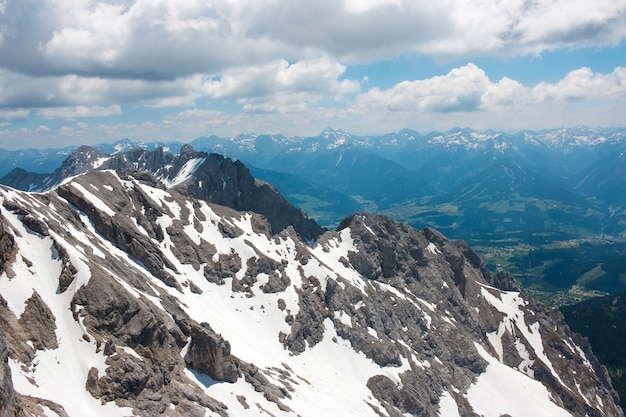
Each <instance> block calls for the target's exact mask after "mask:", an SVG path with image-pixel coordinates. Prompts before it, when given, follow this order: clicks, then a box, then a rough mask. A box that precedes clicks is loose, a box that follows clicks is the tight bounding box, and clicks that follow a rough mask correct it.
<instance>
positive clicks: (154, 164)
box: [2, 145, 324, 240]
mask: <svg viewBox="0 0 626 417" xmlns="http://www.w3.org/2000/svg"><path fill="white" fill-rule="evenodd" d="M111 169H113V170H122V171H124V172H146V173H150V174H153V175H154V177H155V178H156V179H158V180H160V181H162V182H163V183H164V184H165V186H167V188H174V189H176V190H177V191H179V192H182V193H184V194H186V195H188V196H190V197H194V198H198V199H201V200H205V201H209V202H212V203H214V204H219V205H223V206H227V207H230V208H234V209H235V210H240V211H253V212H255V213H259V214H262V215H264V216H265V217H266V218H267V219H268V221H269V223H270V226H271V229H272V231H273V232H274V233H278V232H280V231H281V230H283V229H285V228H286V227H287V226H292V227H293V228H294V230H295V231H296V232H297V233H298V234H299V235H300V236H302V237H303V238H304V239H306V240H315V239H316V238H317V237H318V236H319V235H321V234H322V233H323V232H324V229H323V228H322V227H320V226H319V225H318V224H317V223H316V222H315V221H314V220H312V219H308V218H307V216H306V214H305V213H304V212H303V211H301V210H299V209H296V208H295V207H293V206H292V205H291V204H289V203H288V202H287V200H285V198H284V197H283V196H282V195H280V193H279V192H278V191H277V190H276V188H275V187H273V186H272V185H271V184H268V183H265V182H263V181H259V180H256V179H255V178H254V177H253V176H252V175H250V172H249V171H248V169H247V168H246V167H245V165H243V164H242V163H241V162H240V161H233V160H231V159H229V158H224V157H223V156H221V155H217V154H213V153H211V154H207V153H206V152H197V151H195V150H194V149H193V147H191V145H183V146H182V148H181V149H180V153H179V154H177V155H173V154H170V153H166V152H165V151H164V149H163V148H161V147H158V148H156V149H154V150H147V149H143V148H137V149H132V150H128V151H125V152H119V153H115V154H111V155H109V154H107V153H104V152H102V151H99V150H97V149H94V148H91V147H89V146H81V147H80V148H78V149H77V150H76V151H75V152H73V153H72V154H71V155H69V156H68V158H67V159H66V160H65V161H64V162H63V164H62V165H61V166H60V167H59V168H58V169H56V170H55V171H54V172H52V173H51V174H36V173H30V172H27V171H25V170H23V169H21V168H16V169H14V170H13V171H11V172H10V173H9V174H7V175H6V176H5V177H3V178H2V183H3V184H5V185H8V186H10V187H12V188H16V189H19V190H24V191H31V192H45V191H48V190H50V189H53V188H55V187H58V186H59V185H60V184H62V183H63V182H64V181H66V180H67V179H68V178H71V177H73V176H76V175H80V174H84V173H86V172H90V171H96V170H98V171H101V170H111Z"/></svg>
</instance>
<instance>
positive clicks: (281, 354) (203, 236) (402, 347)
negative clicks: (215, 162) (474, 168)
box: [0, 159, 623, 416]
mask: <svg viewBox="0 0 626 417" xmlns="http://www.w3.org/2000/svg"><path fill="white" fill-rule="evenodd" d="M190 160H193V159H190ZM184 165H186V163H185V164H184ZM174 178H176V177H174ZM0 193H1V195H2V199H3V209H2V213H1V217H0V248H1V252H0V255H1V256H0V259H1V260H2V264H0V268H1V271H0V272H1V275H0V296H1V297H2V302H1V303H0V310H2V311H1V312H0V313H1V314H0V330H1V333H2V334H3V335H4V338H5V339H6V340H7V346H8V349H7V350H8V359H7V362H6V363H7V365H8V368H9V370H10V372H11V381H12V387H13V388H11V387H10V386H9V387H6V386H5V390H4V391H2V393H3V394H5V397H7V395H6V394H8V396H11V395H13V398H15V401H14V402H13V404H14V405H15V406H16V407H18V408H20V409H21V410H27V409H29V410H31V409H38V410H40V411H39V413H40V414H47V415H52V412H50V410H52V411H54V412H56V414H57V415H63V414H64V413H66V414H67V415H70V416H80V415H112V416H114V415H129V414H136V415H170V416H183V415H184V416H190V415H191V416H196V415H198V416H200V415H210V416H217V415H220V416H226V415H237V416H247V415H249V416H257V415H260V414H263V413H268V414H270V413H271V414H272V415H276V416H278V415H285V416H296V415H300V416H318V415H343V416H380V415H384V416H401V415H406V414H416V415H423V416H456V415H458V416H462V415H463V416H465V415H476V414H478V415H481V414H482V415H498V416H499V415H502V414H509V415H515V416H536V415H544V416H548V415H550V416H572V415H589V416H620V415H623V413H622V412H621V411H620V410H619V408H617V406H616V404H615V402H616V398H615V394H614V392H613V391H612V389H611V387H610V383H609V381H608V377H607V375H606V371H605V370H604V368H602V367H601V366H600V365H599V364H598V362H597V360H596V359H595V357H594V356H593V354H592V353H591V351H590V349H589V346H588V345H587V344H586V343H585V341H584V340H583V339H581V338H580V337H578V336H576V335H574V334H572V333H570V332H569V331H568V329H567V328H566V327H565V326H564V324H563V322H562V316H560V315H559V314H558V313H557V312H556V311H555V310H553V309H549V308H547V307H544V306H542V305H541V304H538V303H536V302H534V301H533V300H532V299H530V298H528V296H526V295H525V294H524V293H521V292H520V291H519V288H518V287H517V284H516V283H515V281H514V280H513V279H512V278H511V276H510V275H507V274H506V273H499V274H497V275H495V276H492V275H491V274H490V273H489V272H488V271H487V270H486V268H485V267H484V265H483V264H482V262H481V261H480V259H479V258H478V257H477V256H476V254H475V253H473V252H472V251H471V249H470V248H469V247H467V245H466V244H465V243H463V242H461V241H459V242H451V241H448V240H447V239H446V238H445V237H443V236H442V235H441V234H439V233H438V232H436V231H435V230H432V229H425V230H423V231H419V230H416V229H413V228H411V227H409V226H408V225H406V224H401V223H397V222H394V221H392V220H390V219H388V218H386V217H383V216H376V215H370V214H357V215H354V216H351V217H349V218H347V219H345V220H344V221H343V222H342V224H341V225H340V227H339V229H338V231H336V232H327V233H325V234H324V235H322V236H321V237H320V238H319V239H318V241H317V242H316V243H315V244H314V245H311V246H309V245H307V244H305V243H303V242H302V241H301V240H300V239H299V238H298V237H297V235H296V234H295V233H293V231H292V230H291V229H285V230H284V231H283V232H282V233H280V234H278V235H272V234H271V233H270V226H269V224H268V223H267V222H266V221H265V220H264V218H263V217H261V216H258V215H256V214H253V213H243V212H236V211H234V210H232V209H229V208H226V207H224V206H218V205H213V204H210V203H207V202H205V201H202V200H197V199H194V198H190V197H188V196H187V195H185V194H182V193H180V192H178V191H176V189H175V188H174V187H170V188H169V189H166V188H165V187H163V186H162V184H161V183H160V181H158V180H156V179H155V178H154V177H152V176H150V175H149V174H147V173H146V172H125V171H122V170H118V171H101V172H90V173H87V174H84V175H81V176H78V177H75V178H73V179H71V180H70V181H68V182H66V183H64V184H63V185H61V186H59V187H57V188H55V189H54V190H52V191H48V192H46V193H44V194H31V193H25V192H20V191H16V190H13V189H8V188H5V187H0ZM0 353H1V351H0ZM0 375H4V376H5V378H6V375H8V373H7V372H6V368H5V369H4V373H0ZM5 380H6V379H5ZM0 386H2V385H0ZM29 407H30V408H29Z"/></svg>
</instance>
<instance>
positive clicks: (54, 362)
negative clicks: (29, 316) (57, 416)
mask: <svg viewBox="0 0 626 417" xmlns="http://www.w3.org/2000/svg"><path fill="white" fill-rule="evenodd" d="M3 216H4V218H5V219H6V220H7V221H8V222H9V223H10V224H11V226H12V227H13V228H14V230H16V231H17V232H18V233H16V234H15V241H16V244H17V245H18V247H19V249H20V254H21V255H22V256H23V257H24V258H27V259H28V261H29V263H30V264H29V263H27V262H25V261H23V259H20V258H19V257H18V259H17V260H16V261H15V262H14V263H13V264H12V268H13V270H14V272H15V277H13V278H11V279H9V277H8V276H7V274H6V273H3V274H2V275H1V276H0V294H2V295H3V297H4V298H5V299H6V300H7V304H8V306H9V308H10V309H11V310H12V311H13V313H14V314H15V315H16V316H17V317H19V316H20V315H21V314H22V313H23V311H24V307H25V304H24V303H25V301H26V300H27V299H28V298H30V296H32V294H33V292H35V291H36V292H37V293H38V294H39V295H40V296H41V298H42V299H43V301H44V302H45V303H46V304H47V305H48V307H49V308H50V310H51V311H52V313H53V314H54V316H55V318H56V327H57V328H56V336H57V342H58V348H57V349H47V350H43V351H42V350H39V351H37V353H36V356H35V359H34V360H33V363H32V365H31V366H30V367H29V368H27V369H26V368H23V367H22V364H21V363H19V362H16V361H15V360H13V359H10V360H9V366H10V367H11V373H12V379H13V385H14V388H15V390H16V391H17V392H19V393H21V394H24V395H30V396H33V397H37V398H45V399H49V400H51V401H54V402H58V403H60V404H61V405H62V406H63V407H64V408H65V410H66V411H67V413H68V414H69V415H71V416H81V415H100V416H127V415H130V414H132V410H131V409H129V408H120V407H117V406H116V405H115V404H113V403H107V404H105V405H102V404H101V403H100V401H99V400H97V399H95V398H93V397H92V396H91V394H89V392H87V391H86V390H85V381H86V380H87V373H88V371H89V369H90V368H91V367H95V368H97V369H98V370H99V372H100V373H101V374H103V373H104V371H105V369H106V364H105V356H104V354H103V353H97V352H96V345H95V341H91V342H87V341H85V340H84V339H83V338H82V336H83V334H85V329H84V327H83V326H82V323H80V322H77V321H75V320H74V317H73V316H72V312H71V311H70V310H69V309H68V306H69V305H70V301H71V298H72V296H73V293H74V290H75V289H76V288H78V287H79V286H81V285H83V284H84V283H85V282H86V281H87V280H88V279H89V276H90V273H89V268H88V267H87V265H86V264H85V263H84V262H83V261H82V259H81V254H80V252H79V251H78V250H76V249H74V248H72V247H71V246H70V245H68V244H67V243H65V244H64V242H63V241H62V240H59V242H60V243H61V244H63V246H64V247H65V249H66V250H67V251H68V255H69V256H70V258H71V261H72V263H73V264H74V265H75V266H76V268H77V270H78V272H77V276H76V278H75V280H74V282H73V283H72V287H71V288H68V290H66V291H65V292H64V293H61V294H58V293H57V288H58V277H59V274H60V273H61V268H62V265H61V262H60V260H59V259H58V258H56V257H55V255H56V253H55V252H56V251H55V250H54V248H53V246H52V239H51V238H50V237H41V236H39V235H36V234H34V233H32V232H30V231H28V230H27V229H26V228H25V227H24V226H23V224H22V223H21V222H20V220H19V219H18V218H17V216H15V215H13V213H5V212H3ZM18 234H19V235H18ZM55 238H59V237H58V236H55ZM59 375H63V376H64V377H63V382H64V383H62V384H61V383H59ZM31 381H34V383H32V382H31ZM49 415H51V416H52V415H54V413H52V412H51V413H50V414H49Z"/></svg>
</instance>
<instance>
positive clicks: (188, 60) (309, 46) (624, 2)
mask: <svg viewBox="0 0 626 417" xmlns="http://www.w3.org/2000/svg"><path fill="white" fill-rule="evenodd" d="M3 4H4V5H5V9H6V10H5V13H3V14H0V33H2V34H3V35H4V41H3V42H2V43H0V66H2V67H4V68H6V69H9V70H12V71H16V72H20V73H25V74H30V75H38V76H42V75H48V76H62V75H69V74H73V75H80V76H83V77H87V78H107V79H108V78H118V79H119V78H125V79H141V80H164V79H168V80H175V79H179V78H186V77H189V76H191V75H193V74H209V75H211V74H212V75H218V74H220V73H223V72H226V71H229V70H232V69H234V68H240V67H245V66H257V65H260V66H264V65H271V63H274V62H277V60H280V59H286V60H288V61H289V62H298V61H301V60H308V59H312V58H315V57H319V56H328V57H331V58H332V59H334V60H339V61H342V62H371V61H374V60H379V59H383V58H391V57H394V56H398V55H399V54H403V53H416V54H429V55H434V56H437V57H455V58H459V57H470V56H475V55H486V54H490V55H493V54H497V55H520V54H522V55H523V54H538V53H541V52H543V51H547V50H553V49H557V48H563V47H568V48H575V47H588V46H597V45H615V44H617V43H619V42H620V41H621V40H623V39H624V38H625V37H626V21H625V16H626V0H594V1H589V0H550V1H548V0H543V1H534V2H528V1H526V0H510V1H498V2H494V1H491V0H469V1H463V2H459V1H455V0H441V1H436V2H433V1H426V0H367V1H358V2H357V1H355V0H346V1H337V0H317V1H310V0H214V1H211V2H206V1H204V0H186V1H184V2H182V1H177V0H135V1H129V2H119V1H116V2H105V1H95V0H94V1H87V0H82V1H69V0H48V1H46V2H38V4H37V7H31V6H32V4H31V2H29V1H13V2H9V3H3Z"/></svg>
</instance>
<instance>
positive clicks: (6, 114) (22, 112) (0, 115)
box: [0, 109, 30, 120]
mask: <svg viewBox="0 0 626 417" xmlns="http://www.w3.org/2000/svg"><path fill="white" fill-rule="evenodd" d="M29 114H30V109H0V119H3V120H23V119H26V118H27V117H28V115H29Z"/></svg>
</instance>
